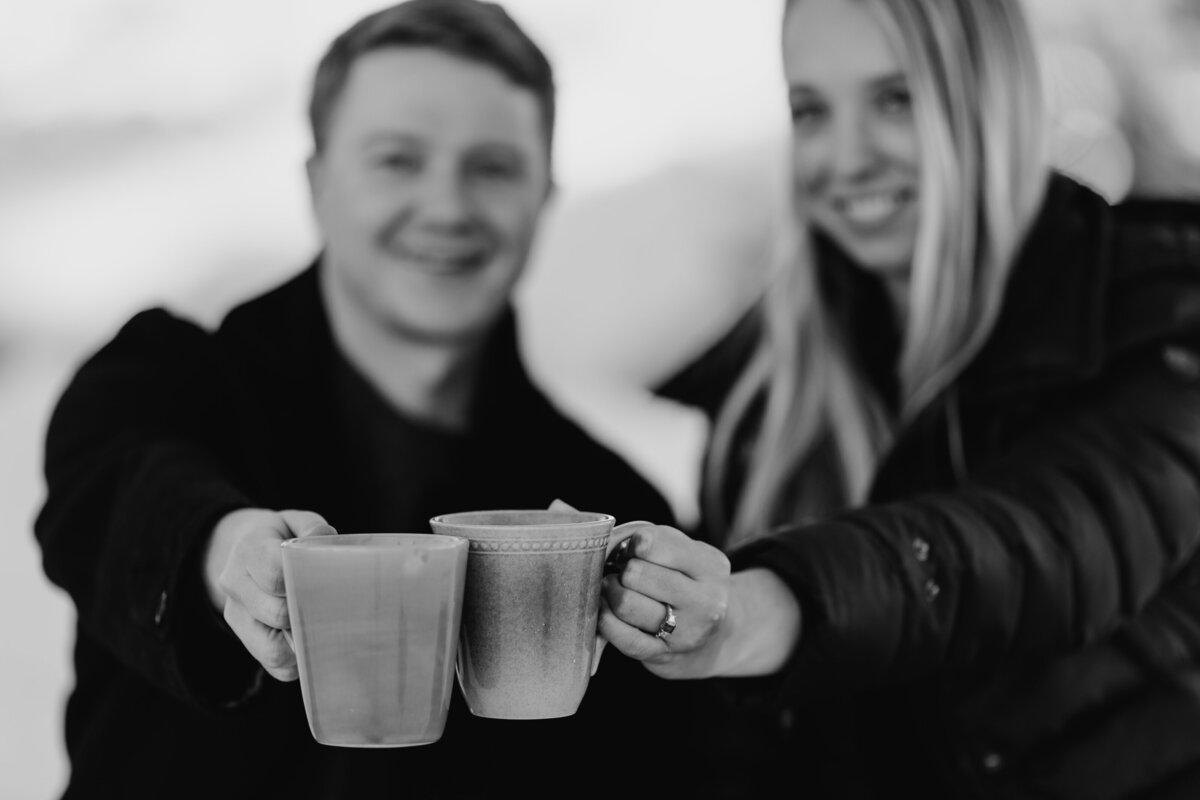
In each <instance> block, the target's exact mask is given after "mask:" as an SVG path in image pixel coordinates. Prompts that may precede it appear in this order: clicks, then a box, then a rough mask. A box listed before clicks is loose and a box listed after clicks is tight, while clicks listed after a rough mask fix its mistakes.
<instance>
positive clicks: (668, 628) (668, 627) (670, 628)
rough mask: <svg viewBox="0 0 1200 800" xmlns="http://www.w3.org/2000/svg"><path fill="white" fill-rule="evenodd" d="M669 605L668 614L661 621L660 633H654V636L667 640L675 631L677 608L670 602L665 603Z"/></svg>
mask: <svg viewBox="0 0 1200 800" xmlns="http://www.w3.org/2000/svg"><path fill="white" fill-rule="evenodd" d="M663 605H665V606H666V607H667V614H666V616H665V617H663V621H662V622H661V623H659V626H658V633H656V634H654V638H656V639H662V640H664V641H665V640H666V638H667V637H668V636H670V635H671V634H672V633H674V632H675V624H676V620H675V609H674V608H672V607H671V604H670V603H663Z"/></svg>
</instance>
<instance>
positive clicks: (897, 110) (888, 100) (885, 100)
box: [875, 87, 912, 115]
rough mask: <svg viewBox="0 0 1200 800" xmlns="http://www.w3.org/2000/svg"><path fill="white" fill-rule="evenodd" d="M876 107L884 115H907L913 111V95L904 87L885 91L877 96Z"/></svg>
mask: <svg viewBox="0 0 1200 800" xmlns="http://www.w3.org/2000/svg"><path fill="white" fill-rule="evenodd" d="M875 105H876V107H878V108H879V110H880V111H882V112H883V113H884V114H888V115H901V114H907V113H909V112H910V111H911V110H912V94H910V93H909V91H908V89H907V88H904V87H894V88H889V89H883V90H882V91H880V92H879V94H878V95H876V97H875Z"/></svg>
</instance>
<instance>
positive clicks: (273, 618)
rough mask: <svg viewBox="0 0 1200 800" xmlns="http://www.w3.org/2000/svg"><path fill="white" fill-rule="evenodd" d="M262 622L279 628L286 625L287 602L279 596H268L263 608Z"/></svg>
mask: <svg viewBox="0 0 1200 800" xmlns="http://www.w3.org/2000/svg"><path fill="white" fill-rule="evenodd" d="M262 622H263V623H264V624H266V625H269V626H270V627H272V628H277V629H281V630H282V629H283V628H286V627H288V607H287V603H285V602H284V601H283V600H280V599H279V598H275V597H272V598H269V599H268V601H267V603H266V606H265V608H264V609H263V619H262Z"/></svg>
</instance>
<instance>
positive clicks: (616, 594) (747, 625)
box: [599, 522, 801, 678]
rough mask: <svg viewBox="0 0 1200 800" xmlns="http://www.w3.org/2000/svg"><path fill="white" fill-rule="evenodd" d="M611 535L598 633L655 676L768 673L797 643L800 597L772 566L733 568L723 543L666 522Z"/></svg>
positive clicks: (780, 664)
mask: <svg viewBox="0 0 1200 800" xmlns="http://www.w3.org/2000/svg"><path fill="white" fill-rule="evenodd" d="M613 540H614V541H613V549H614V556H615V557H614V558H610V561H611V562H615V566H614V569H615V571H614V572H612V573H611V574H609V575H607V576H606V577H605V578H604V584H603V596H602V598H601V603H600V623H599V631H600V635H601V636H602V637H603V638H604V640H607V641H608V642H611V643H612V644H613V646H614V647H616V648H617V649H618V650H620V651H621V652H622V653H624V654H625V655H627V656H629V657H630V658H636V659H638V660H639V661H641V662H643V663H644V664H645V665H646V668H647V669H649V670H650V671H651V672H653V673H654V674H656V675H658V676H660V677H663V678H709V677H716V676H730V677H732V676H748V675H769V674H771V673H773V672H776V671H777V670H779V669H780V668H781V667H783V665H784V664H785V663H786V662H787V659H788V657H789V656H790V655H791V653H792V651H793V650H794V648H795V647H796V645H797V644H798V642H799V641H800V622H801V620H800V604H799V602H798V601H797V600H796V597H795V595H793V594H792V592H791V590H790V589H788V588H787V585H786V584H784V583H783V581H782V580H781V579H780V578H779V577H778V576H777V575H775V573H773V572H770V571H769V570H765V569H752V570H747V571H745V572H738V573H732V574H731V573H730V566H729V559H728V558H727V557H726V556H725V554H724V553H722V552H721V551H720V550H718V549H716V548H715V547H712V546H711V545H708V544H705V543H704V542H698V541H696V540H694V539H692V538H691V537H689V536H688V535H687V534H685V533H683V532H682V531H679V530H676V529H675V528H671V527H667V526H665V525H652V524H650V523H648V522H631V523H627V524H626V525H622V526H620V528H618V529H617V530H616V531H614V537H613ZM622 548H624V550H625V552H624V553H623V554H622V553H621V550H622ZM672 615H673V616H674V620H673V622H674V626H673V627H672V626H671V624H670V622H671V621H672V620H671V616H672Z"/></svg>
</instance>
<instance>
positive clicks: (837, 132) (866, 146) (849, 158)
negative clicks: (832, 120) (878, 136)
mask: <svg viewBox="0 0 1200 800" xmlns="http://www.w3.org/2000/svg"><path fill="white" fill-rule="evenodd" d="M878 155H879V152H878V148H877V147H876V142H875V137H874V135H873V133H872V131H871V128H870V125H869V123H868V122H867V121H866V120H864V119H863V118H862V117H861V116H860V115H856V114H847V115H845V116H843V117H842V119H841V120H840V121H839V124H837V125H836V126H835V129H834V131H833V140H832V142H831V143H830V155H829V161H830V163H829V166H830V169H831V171H832V173H833V174H834V175H835V176H836V177H838V178H841V179H843V180H846V179H851V180H852V179H855V178H859V177H862V176H863V175H864V174H866V173H869V172H870V170H871V168H872V167H873V166H874V165H875V163H876V162H877V161H878Z"/></svg>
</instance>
